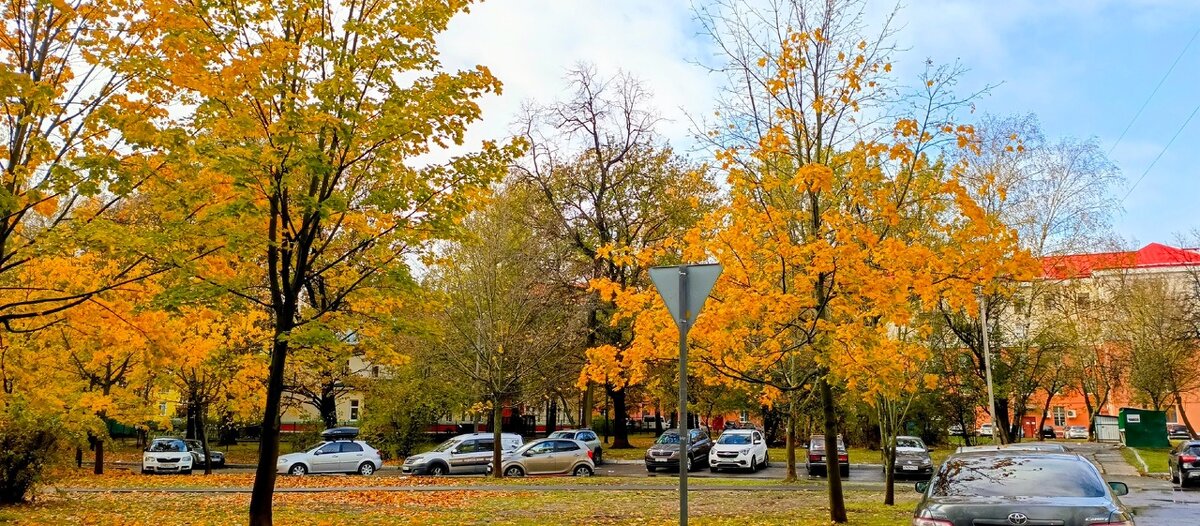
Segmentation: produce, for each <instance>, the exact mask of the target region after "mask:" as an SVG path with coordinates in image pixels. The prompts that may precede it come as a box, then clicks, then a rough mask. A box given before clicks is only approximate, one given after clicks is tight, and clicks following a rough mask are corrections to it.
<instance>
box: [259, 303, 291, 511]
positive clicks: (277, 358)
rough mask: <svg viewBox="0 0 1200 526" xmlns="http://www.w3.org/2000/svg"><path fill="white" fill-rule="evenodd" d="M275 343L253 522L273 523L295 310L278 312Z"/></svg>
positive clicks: (268, 379)
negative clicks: (285, 370) (289, 337)
mask: <svg viewBox="0 0 1200 526" xmlns="http://www.w3.org/2000/svg"><path fill="white" fill-rule="evenodd" d="M277 317H278V319H277V320H276V323H275V339H274V341H275V343H274V345H273V346H272V348H271V368H270V371H269V373H268V377H267V401H266V407H265V408H264V410H263V420H262V434H261V436H260V438H259V443H258V467H257V469H256V470H255V472H254V486H253V489H252V490H251V493H250V526H271V522H272V517H271V499H272V497H273V495H274V493H275V462H276V460H277V458H278V457H279V413H280V402H281V399H282V397H283V368H284V366H285V365H286V363H287V353H288V343H287V335H288V333H290V332H291V330H292V327H293V324H294V322H293V320H292V317H293V314H292V311H291V310H290V309H285V312H284V313H282V314H277Z"/></svg>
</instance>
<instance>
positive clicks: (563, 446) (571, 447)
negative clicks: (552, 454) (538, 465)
mask: <svg viewBox="0 0 1200 526" xmlns="http://www.w3.org/2000/svg"><path fill="white" fill-rule="evenodd" d="M579 449H580V447H579V444H576V443H575V442H571V441H569V440H555V441H554V450H555V451H577V450H579Z"/></svg>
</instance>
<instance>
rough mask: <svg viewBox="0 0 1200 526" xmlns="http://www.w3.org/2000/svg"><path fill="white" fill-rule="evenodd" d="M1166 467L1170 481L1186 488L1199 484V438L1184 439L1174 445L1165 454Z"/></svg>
mask: <svg viewBox="0 0 1200 526" xmlns="http://www.w3.org/2000/svg"><path fill="white" fill-rule="evenodd" d="M1167 469H1168V470H1169V471H1170V472H1171V482H1175V483H1178V484H1179V487H1181V488H1186V487H1188V486H1191V485H1193V484H1195V485H1200V440H1185V441H1183V442H1180V443H1179V444H1178V445H1176V446H1175V448H1174V449H1172V450H1171V452H1170V453H1169V454H1168V456H1167Z"/></svg>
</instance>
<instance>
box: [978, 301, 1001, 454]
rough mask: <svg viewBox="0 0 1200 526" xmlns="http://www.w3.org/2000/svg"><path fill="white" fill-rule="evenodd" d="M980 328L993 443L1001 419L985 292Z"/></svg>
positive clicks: (980, 304) (980, 307) (981, 303)
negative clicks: (996, 392) (997, 400)
mask: <svg viewBox="0 0 1200 526" xmlns="http://www.w3.org/2000/svg"><path fill="white" fill-rule="evenodd" d="M979 328H980V331H979V333H980V335H981V336H982V339H983V368H984V369H985V370H986V373H987V391H988V414H989V415H991V417H992V443H993V444H995V443H996V438H997V435H998V434H999V432H1000V429H999V428H998V427H997V423H999V419H997V418H996V397H995V395H994V394H993V393H992V353H991V349H989V348H988V326H987V296H984V295H983V293H980V294H979ZM1000 436H1003V435H1000ZM1001 442H1003V440H1002V441H1001Z"/></svg>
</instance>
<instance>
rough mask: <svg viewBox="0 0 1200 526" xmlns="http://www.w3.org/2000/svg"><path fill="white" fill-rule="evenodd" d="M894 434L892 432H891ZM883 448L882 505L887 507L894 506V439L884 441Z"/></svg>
mask: <svg viewBox="0 0 1200 526" xmlns="http://www.w3.org/2000/svg"><path fill="white" fill-rule="evenodd" d="M893 433H894V432H893ZM884 444H885V445H884V446H883V483H884V488H885V489H884V493H883V503H884V505H887V506H895V505H896V442H895V439H894V438H892V439H884Z"/></svg>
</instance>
